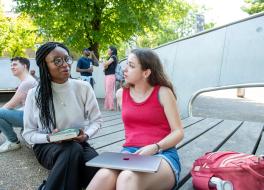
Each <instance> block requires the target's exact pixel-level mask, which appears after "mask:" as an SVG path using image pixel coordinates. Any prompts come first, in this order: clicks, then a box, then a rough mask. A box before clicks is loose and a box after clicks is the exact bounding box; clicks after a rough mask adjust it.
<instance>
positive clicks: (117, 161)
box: [85, 152, 162, 173]
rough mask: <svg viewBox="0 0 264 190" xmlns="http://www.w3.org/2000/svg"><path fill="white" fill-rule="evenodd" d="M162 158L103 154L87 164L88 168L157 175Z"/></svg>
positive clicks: (113, 153)
mask: <svg viewBox="0 0 264 190" xmlns="http://www.w3.org/2000/svg"><path fill="white" fill-rule="evenodd" d="M161 159H162V158H161V157H158V156H141V155H136V154H126V153H117V152H103V153H102V154H100V155H98V156H97V157H95V158H93V159H91V160H90V161H88V162H86V164H85V165H86V166H93V167H100V168H110V169H118V170H131V171H138V172H150V173H155V172H157V171H158V169H159V165H160V162H161Z"/></svg>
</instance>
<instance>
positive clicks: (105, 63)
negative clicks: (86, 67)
mask: <svg viewBox="0 0 264 190" xmlns="http://www.w3.org/2000/svg"><path fill="white" fill-rule="evenodd" d="M113 62H114V59H113V58H112V57H111V58H110V59H108V60H107V61H106V62H104V68H105V69H106V68H107V67H108V66H109V65H110V64H112V63H113Z"/></svg>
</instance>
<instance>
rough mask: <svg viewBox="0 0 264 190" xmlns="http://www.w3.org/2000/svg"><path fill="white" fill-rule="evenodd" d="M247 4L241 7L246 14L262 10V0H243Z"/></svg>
mask: <svg viewBox="0 0 264 190" xmlns="http://www.w3.org/2000/svg"><path fill="white" fill-rule="evenodd" d="M244 1H245V2H246V3H247V6H244V7H242V10H243V11H245V12H247V13H248V14H254V13H259V12H262V11H264V0H244Z"/></svg>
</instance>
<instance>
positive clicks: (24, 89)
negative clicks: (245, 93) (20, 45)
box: [0, 57, 37, 153]
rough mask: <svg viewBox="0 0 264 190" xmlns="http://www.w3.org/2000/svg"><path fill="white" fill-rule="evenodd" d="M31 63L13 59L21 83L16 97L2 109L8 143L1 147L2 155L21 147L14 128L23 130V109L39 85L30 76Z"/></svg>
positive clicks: (2, 125) (0, 122) (1, 127)
mask: <svg viewBox="0 0 264 190" xmlns="http://www.w3.org/2000/svg"><path fill="white" fill-rule="evenodd" d="M29 68H30V62H29V60H28V59H27V58H24V57H14V58H12V59H11V71H12V73H13V75H14V76H15V77H17V78H18V79H19V80H20V81H21V82H20V84H19V86H18V88H17V90H16V93H15V94H14V96H13V97H12V98H11V99H10V100H9V101H8V102H7V103H6V104H4V105H3V107H2V108H0V131H1V132H2V133H3V134H4V136H5V137H6V141H5V142H4V143H3V144H2V145H1V146H0V153H3V152H7V151H11V150H16V149H19V148H20V147H21V145H20V142H19V140H18V138H17V134H16V133H15V131H14V129H13V127H21V128H22V129H23V107H24V104H25V100H26V97H27V94H28V91H29V90H30V89H31V88H33V87H34V86H36V85H37V81H36V80H35V79H34V78H33V77H32V76H31V75H30V74H29Z"/></svg>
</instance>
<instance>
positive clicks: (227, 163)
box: [191, 151, 264, 190]
mask: <svg viewBox="0 0 264 190" xmlns="http://www.w3.org/2000/svg"><path fill="white" fill-rule="evenodd" d="M191 175H192V182H193V187H194V188H195V189H196V190H215V189H217V190H232V189H234V190H261V189H264V158H263V157H259V156H255V155H251V154H244V153H238V152H232V151H226V152H210V153H206V154H205V155H204V156H201V157H200V158H198V159H197V160H195V162H194V164H193V167H192V171H191Z"/></svg>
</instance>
